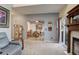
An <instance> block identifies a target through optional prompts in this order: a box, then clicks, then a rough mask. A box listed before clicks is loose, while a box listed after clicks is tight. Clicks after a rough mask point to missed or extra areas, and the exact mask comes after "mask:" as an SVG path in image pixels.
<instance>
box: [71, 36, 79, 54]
mask: <svg viewBox="0 0 79 59" xmlns="http://www.w3.org/2000/svg"><path fill="white" fill-rule="evenodd" d="M72 53H73V54H75V55H79V39H78V38H75V37H73V45H72Z"/></svg>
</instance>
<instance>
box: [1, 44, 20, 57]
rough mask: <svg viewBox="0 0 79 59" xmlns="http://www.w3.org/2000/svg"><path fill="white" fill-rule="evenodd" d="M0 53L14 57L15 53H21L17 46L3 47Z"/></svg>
mask: <svg viewBox="0 0 79 59" xmlns="http://www.w3.org/2000/svg"><path fill="white" fill-rule="evenodd" d="M1 51H2V52H4V53H6V54H8V55H15V54H16V53H19V51H21V46H20V45H18V44H17V45H16V44H9V45H8V46H6V47H4V48H3V49H2V50H1Z"/></svg>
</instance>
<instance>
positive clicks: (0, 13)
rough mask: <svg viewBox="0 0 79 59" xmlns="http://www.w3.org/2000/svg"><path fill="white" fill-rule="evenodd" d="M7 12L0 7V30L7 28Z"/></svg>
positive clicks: (8, 14)
mask: <svg viewBox="0 0 79 59" xmlns="http://www.w3.org/2000/svg"><path fill="white" fill-rule="evenodd" d="M9 16H10V13H9V10H8V9H6V8H4V7H2V6H0V28H8V27H9Z"/></svg>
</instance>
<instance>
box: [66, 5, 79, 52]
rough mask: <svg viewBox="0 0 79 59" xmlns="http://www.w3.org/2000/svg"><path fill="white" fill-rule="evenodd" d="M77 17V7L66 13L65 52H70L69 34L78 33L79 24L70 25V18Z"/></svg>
mask: <svg viewBox="0 0 79 59" xmlns="http://www.w3.org/2000/svg"><path fill="white" fill-rule="evenodd" d="M76 15H79V5H77V6H76V7H74V8H73V9H72V10H70V11H69V12H68V16H67V18H68V21H69V22H68V25H67V27H68V45H67V47H68V48H67V52H68V53H70V51H71V32H72V31H79V23H75V24H74V23H71V17H72V18H73V17H74V16H76Z"/></svg>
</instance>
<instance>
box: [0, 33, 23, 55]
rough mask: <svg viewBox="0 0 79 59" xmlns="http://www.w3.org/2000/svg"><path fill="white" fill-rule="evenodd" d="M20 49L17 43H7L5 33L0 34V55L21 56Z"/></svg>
mask: <svg viewBox="0 0 79 59" xmlns="http://www.w3.org/2000/svg"><path fill="white" fill-rule="evenodd" d="M21 53H22V47H21V45H20V44H19V42H16V41H9V39H8V37H7V34H6V33H5V32H1V33H0V55H21Z"/></svg>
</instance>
